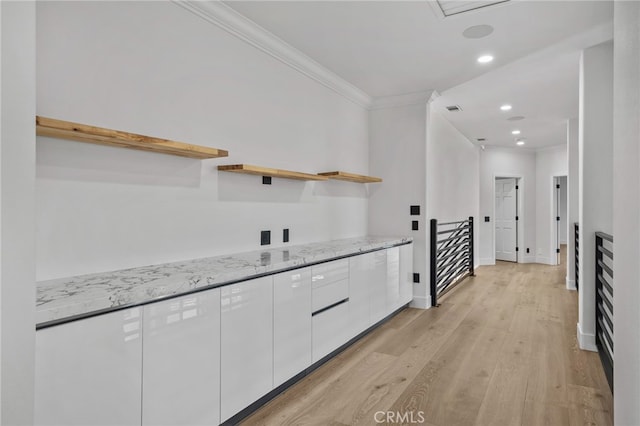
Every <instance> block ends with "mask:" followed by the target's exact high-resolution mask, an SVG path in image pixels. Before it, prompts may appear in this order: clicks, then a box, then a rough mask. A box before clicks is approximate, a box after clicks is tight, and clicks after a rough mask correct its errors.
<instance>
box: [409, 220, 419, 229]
mask: <svg viewBox="0 0 640 426" xmlns="http://www.w3.org/2000/svg"><path fill="white" fill-rule="evenodd" d="M411 230H412V231H417V230H418V221H417V220H413V221H411Z"/></svg>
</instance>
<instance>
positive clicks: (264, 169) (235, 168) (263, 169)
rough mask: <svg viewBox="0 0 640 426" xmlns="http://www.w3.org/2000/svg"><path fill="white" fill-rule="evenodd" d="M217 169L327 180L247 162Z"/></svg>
mask: <svg viewBox="0 0 640 426" xmlns="http://www.w3.org/2000/svg"><path fill="white" fill-rule="evenodd" d="M218 170H221V171H223V172H235V173H245V174H249V175H258V176H271V177H277V178H284V179H296V180H327V179H328V178H327V177H326V176H320V175H313V174H309V173H302V172H292V171H289V170H280V169H270V168H268V167H260V166H252V165H249V164H230V165H226V166H218Z"/></svg>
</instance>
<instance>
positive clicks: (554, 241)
mask: <svg viewBox="0 0 640 426" xmlns="http://www.w3.org/2000/svg"><path fill="white" fill-rule="evenodd" d="M561 177H565V178H567V184H568V182H569V175H568V173H567V172H556V173H552V174H551V203H549V204H550V206H551V234H550V235H551V239H550V241H549V246H550V247H549V250H550V251H549V254H550V255H551V256H549V263H550V264H551V265H559V264H560V253H557V252H556V249H557V248H559V246H560V239H559V238H558V227H559V224H558V223H557V222H558V221H557V220H556V216H557V212H558V199H557V197H556V191H557V188H556V180H557V179H558V178H561ZM568 207H569V188H567V212H568ZM566 222H567V226H569V218H568V217H567V218H566ZM556 245H557V246H556ZM568 256H569V250H567V257H568ZM554 259H555V260H554ZM568 261H569V259H567V262H568Z"/></svg>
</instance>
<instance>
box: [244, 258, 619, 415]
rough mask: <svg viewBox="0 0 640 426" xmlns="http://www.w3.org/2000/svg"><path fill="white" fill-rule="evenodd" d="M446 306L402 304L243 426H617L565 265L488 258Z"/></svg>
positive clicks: (601, 372)
mask: <svg viewBox="0 0 640 426" xmlns="http://www.w3.org/2000/svg"><path fill="white" fill-rule="evenodd" d="M441 302H442V303H441V306H440V307H438V308H434V309H429V310H426V311H423V310H417V309H410V308H408V309H405V310H404V311H402V312H400V313H399V314H398V315H396V316H395V317H394V318H392V319H391V320H390V321H388V322H387V323H385V324H384V325H382V326H381V327H379V328H377V329H376V330H374V331H373V332H372V333H370V334H368V335H367V336H365V337H364V338H363V339H361V340H360V341H358V342H357V343H356V344H354V345H353V346H351V347H350V348H348V349H347V350H345V351H344V352H342V353H341V354H339V355H338V356H337V357H335V358H334V359H332V360H331V361H329V362H328V363H326V364H325V365H323V366H322V367H320V368H319V369H317V370H316V371H314V372H313V373H312V374H311V375H309V376H307V377H306V378H304V379H303V380H302V381H300V382H299V383H297V384H296V385H294V386H292V387H291V388H289V389H288V390H287V391H285V392H283V393H282V394H281V395H279V396H278V397H277V398H275V399H274V400H272V401H271V402H270V403H268V404H267V405H265V406H264V407H262V408H261V409H260V410H258V411H257V412H255V413H254V414H253V415H252V416H251V417H249V418H247V419H246V420H245V421H244V422H243V424H244V425H338V426H339V425H373V424H376V421H375V419H374V416H375V415H376V412H379V411H384V412H387V411H389V412H392V413H399V414H400V415H402V414H404V415H406V417H404V419H402V418H400V419H398V417H394V418H389V420H390V421H389V422H387V421H383V422H382V423H380V424H411V419H413V420H414V421H417V420H421V418H424V422H422V423H419V424H425V425H431V426H451V425H478V426H479V425H491V426H511V425H514V426H515V425H522V426H538V425H552V426H556V425H558V426H561V425H569V426H574V425H587V424H588V425H603V426H606V425H612V424H613V414H612V413H613V402H612V396H611V392H610V391H609V387H608V385H607V381H606V378H605V376H604V372H603V370H602V366H601V364H600V360H599V358H598V355H597V354H596V353H594V352H586V351H581V350H580V349H579V348H578V343H577V341H576V322H577V317H578V300H577V293H576V292H570V291H567V290H566V289H565V268H564V265H560V266H546V265H537V264H514V263H508V262H499V263H498V265H496V266H483V267H480V268H478V269H477V273H476V277H473V278H467V280H466V281H465V282H463V283H462V284H460V285H459V286H458V288H456V289H455V290H453V291H452V292H451V293H450V294H448V295H446V296H445V297H444V298H443V299H442V301H441ZM420 414H422V417H421V416H420ZM411 416H413V417H411ZM380 419H384V414H378V420H380ZM414 424H415V423H414Z"/></svg>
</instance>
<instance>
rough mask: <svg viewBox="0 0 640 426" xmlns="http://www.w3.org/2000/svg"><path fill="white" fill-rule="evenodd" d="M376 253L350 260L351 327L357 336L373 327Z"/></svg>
mask: <svg viewBox="0 0 640 426" xmlns="http://www.w3.org/2000/svg"><path fill="white" fill-rule="evenodd" d="M375 261H376V257H375V253H367V254H362V255H360V256H353V257H350V258H349V326H350V327H351V330H352V331H351V334H352V335H354V336H355V335H357V334H359V333H361V332H363V331H364V330H366V329H367V328H369V326H370V325H371V282H372V280H373V279H374V277H373V272H374V270H375Z"/></svg>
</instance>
